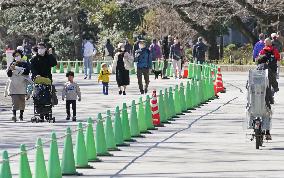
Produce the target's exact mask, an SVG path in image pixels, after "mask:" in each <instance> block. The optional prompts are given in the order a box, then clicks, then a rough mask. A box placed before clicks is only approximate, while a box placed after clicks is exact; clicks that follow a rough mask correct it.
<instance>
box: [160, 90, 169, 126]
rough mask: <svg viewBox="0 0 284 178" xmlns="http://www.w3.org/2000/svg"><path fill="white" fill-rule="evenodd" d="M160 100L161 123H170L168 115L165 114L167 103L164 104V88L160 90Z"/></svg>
mask: <svg viewBox="0 0 284 178" xmlns="http://www.w3.org/2000/svg"><path fill="white" fill-rule="evenodd" d="M158 102H159V103H158V107H159V113H160V119H161V123H164V124H169V123H170V122H169V121H167V118H166V117H167V116H166V114H165V104H164V99H163V91H162V90H160V93H159V99H158Z"/></svg>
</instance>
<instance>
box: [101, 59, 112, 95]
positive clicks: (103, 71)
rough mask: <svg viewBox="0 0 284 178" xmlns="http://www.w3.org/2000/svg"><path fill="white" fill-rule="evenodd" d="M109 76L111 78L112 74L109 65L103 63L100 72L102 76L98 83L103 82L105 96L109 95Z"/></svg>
mask: <svg viewBox="0 0 284 178" xmlns="http://www.w3.org/2000/svg"><path fill="white" fill-rule="evenodd" d="M109 76H110V72H109V70H108V67H107V64H106V63H102V65H101V71H100V74H99V77H98V83H99V82H100V81H102V84H103V94H104V95H108V86H109V85H108V84H109Z"/></svg>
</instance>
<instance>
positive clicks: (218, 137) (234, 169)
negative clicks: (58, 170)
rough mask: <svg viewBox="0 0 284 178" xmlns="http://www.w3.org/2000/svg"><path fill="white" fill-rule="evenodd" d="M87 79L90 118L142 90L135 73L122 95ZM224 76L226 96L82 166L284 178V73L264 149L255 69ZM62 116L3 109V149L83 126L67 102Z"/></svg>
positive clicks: (128, 173) (93, 173)
mask: <svg viewBox="0 0 284 178" xmlns="http://www.w3.org/2000/svg"><path fill="white" fill-rule="evenodd" d="M81 78H82V76H81V75H80V76H78V77H77V81H78V82H79V83H80V84H81V86H82V93H83V100H82V103H80V104H79V105H78V117H79V120H80V121H83V122H84V121H85V120H86V118H87V117H89V116H92V117H95V116H96V115H97V113H98V112H105V111H106V109H111V111H114V107H115V106H116V105H120V106H121V105H122V103H123V102H126V103H127V104H130V102H131V100H132V99H136V100H137V99H138V98H139V97H140V95H139V94H138V92H137V81H136V79H135V76H133V77H131V85H130V86H129V90H128V95H127V96H126V97H124V96H118V94H117V89H116V87H115V83H114V82H112V85H111V87H110V88H111V94H110V95H109V96H103V95H102V94H101V87H100V86H99V85H98V84H97V83H96V80H80V79H81ZM223 79H224V81H225V82H226V83H225V85H226V87H227V93H224V94H221V95H220V99H217V100H214V101H212V102H210V103H208V104H206V105H204V106H202V107H201V108H198V109H197V110H195V111H193V112H192V113H189V114H186V115H184V116H181V117H180V118H178V119H177V120H176V121H174V122H172V124H169V125H166V127H163V128H159V130H157V131H153V132H152V133H153V134H147V135H146V138H139V139H137V142H135V143H131V146H130V147H123V148H121V150H122V151H119V152H112V153H113V154H114V156H113V157H101V159H102V160H103V162H100V163H90V164H91V165H93V166H94V167H95V169H90V170H86V169H85V170H78V171H79V172H82V173H84V175H85V176H83V177H133V178H134V177H283V175H284V168H283V163H284V142H283V138H282V137H283V135H284V131H283V130H284V129H283V128H284V121H283V119H282V117H283V114H284V109H283V107H284V101H283V100H281V99H282V98H283V96H284V91H283V90H281V89H283V88H284V87H283V85H284V80H283V79H282V78H281V79H280V92H279V93H278V94H277V96H276V104H275V105H274V106H273V108H274V115H273V129H272V137H273V140H272V141H270V142H269V143H265V144H264V145H265V147H263V148H262V149H261V150H255V143H254V142H250V141H249V138H250V136H249V135H247V134H249V133H251V132H250V131H247V130H243V127H242V125H243V124H242V121H243V119H244V118H245V116H246V114H245V104H246V98H245V88H244V86H245V83H246V79H247V73H224V74H223ZM5 80H6V78H5V75H4V74H3V73H0V90H2V87H3V85H2V84H3V83H4V81H5ZM64 80H65V78H64V75H62V74H56V75H55V82H56V85H57V89H58V90H59V89H60V88H61V87H62V85H63V81H64ZM112 81H114V78H113V77H112ZM181 81H184V82H185V81H186V80H181ZM179 82H180V81H179V80H154V79H153V78H151V89H150V90H152V89H153V88H157V89H161V88H165V87H169V86H173V85H174V84H177V83H179ZM231 84H233V85H234V86H232V85H231ZM238 87H239V88H238ZM240 89H241V90H243V92H244V93H241V92H240ZM58 94H60V92H59V93H58ZM1 97H2V96H1ZM1 97H0V108H1V107H3V105H4V108H3V109H6V108H7V107H6V106H7V104H8V103H9V99H8V98H5V99H3V98H1ZM144 98H145V97H144ZM32 109H33V107H32V103H29V104H28V107H27V111H26V112H25V116H26V120H29V118H30V117H31V115H32V111H33V110H32ZM54 115H55V116H56V118H57V121H58V122H57V123H55V124H49V123H39V124H32V123H30V122H21V123H20V122H19V123H12V122H11V121H10V116H11V113H10V111H2V112H1V111H0V131H1V134H0V135H1V136H0V150H4V149H7V150H8V151H9V153H10V154H12V153H16V152H18V147H19V145H20V144H21V143H26V144H27V146H28V147H32V146H33V145H34V144H35V140H36V138H37V137H42V138H44V140H48V139H49V136H50V133H51V132H52V131H56V133H57V134H58V137H59V136H61V135H63V134H64V132H65V129H66V127H67V126H71V127H72V128H75V127H76V123H72V122H66V121H64V118H65V109H64V103H63V102H62V101H60V103H59V105H58V106H56V107H55V108H54ZM74 140H75V137H74V139H73V141H74ZM48 147H49V146H48V145H46V146H45V148H44V151H45V158H46V159H48V153H49V150H48ZM59 147H60V149H59V152H60V155H61V153H62V147H63V140H59ZM34 154H35V153H34V151H30V152H29V153H28V156H29V159H30V162H31V167H32V171H34V164H33V161H34ZM18 160H19V158H18V157H15V158H12V159H11V167H12V170H13V174H14V175H15V177H17V173H18Z"/></svg>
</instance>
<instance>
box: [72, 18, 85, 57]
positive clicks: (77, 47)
mask: <svg viewBox="0 0 284 178" xmlns="http://www.w3.org/2000/svg"><path fill="white" fill-rule="evenodd" d="M71 19H72V22H71V23H72V30H73V35H74V59H73V60H76V59H78V60H82V55H81V44H82V35H81V30H80V26H79V22H78V14H77V13H74V14H73V15H72V18H71Z"/></svg>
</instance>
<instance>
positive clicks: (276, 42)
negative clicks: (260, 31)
mask: <svg viewBox="0 0 284 178" xmlns="http://www.w3.org/2000/svg"><path fill="white" fill-rule="evenodd" d="M271 38H272V45H273V46H274V47H275V48H276V49H277V50H278V52H279V53H281V52H283V44H282V43H281V41H280V40H279V39H278V38H279V35H278V34H277V33H272V34H271Z"/></svg>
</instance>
